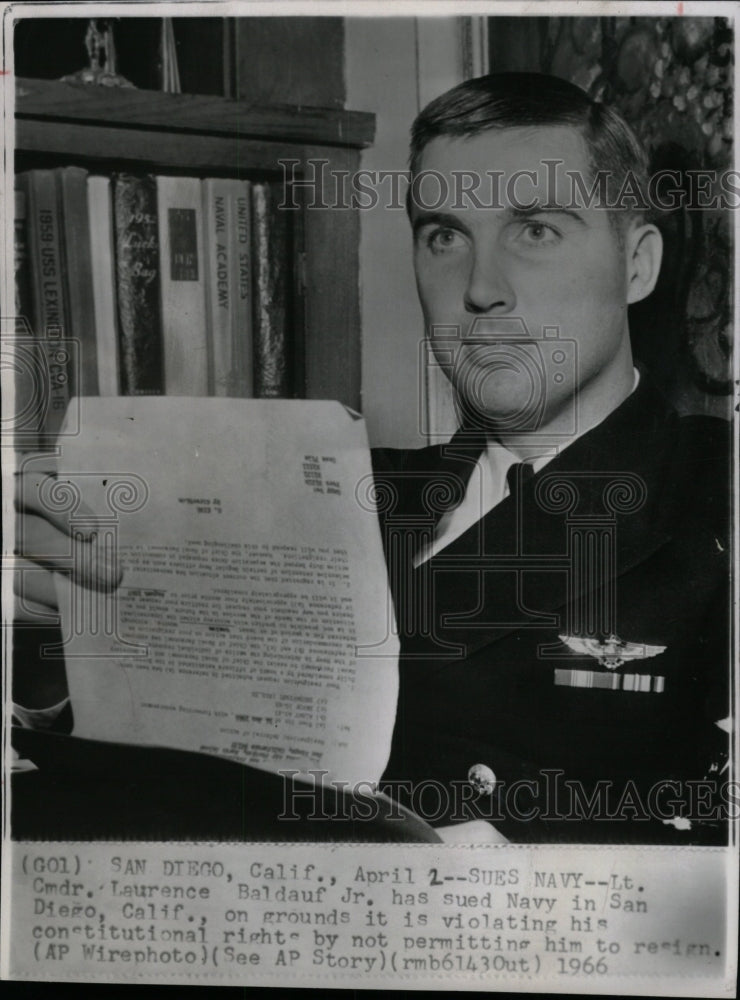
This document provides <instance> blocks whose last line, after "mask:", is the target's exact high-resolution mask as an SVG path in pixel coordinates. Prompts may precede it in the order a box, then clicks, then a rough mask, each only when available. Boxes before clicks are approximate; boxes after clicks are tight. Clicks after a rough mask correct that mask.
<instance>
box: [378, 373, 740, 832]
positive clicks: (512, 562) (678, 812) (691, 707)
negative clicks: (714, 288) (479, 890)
mask: <svg viewBox="0 0 740 1000" xmlns="http://www.w3.org/2000/svg"><path fill="white" fill-rule="evenodd" d="M728 430H729V428H728V425H727V424H726V423H725V422H724V421H721V420H718V419H716V418H709V417H679V416H678V415H677V414H676V412H675V411H674V410H673V409H672V408H671V407H670V406H668V405H667V404H666V403H665V402H664V401H663V399H662V398H661V396H660V395H659V393H658V391H657V389H656V388H655V386H654V385H653V384H651V381H650V379H649V377H648V376H646V375H645V374H643V377H642V379H641V381H640V384H639V386H638V388H637V389H636V390H635V392H634V393H633V394H632V395H631V396H629V397H628V398H627V400H625V401H624V403H622V405H621V406H620V407H619V408H618V409H617V410H615V411H614V412H613V413H612V414H610V416H609V417H608V418H607V419H606V420H605V421H604V422H603V423H601V424H600V425H598V426H597V427H595V428H593V429H592V430H591V431H589V432H587V433H586V434H584V435H583V436H582V437H580V438H578V439H576V441H574V443H573V444H572V445H570V446H569V447H568V448H566V449H565V450H563V451H562V452H561V453H560V454H559V455H558V456H557V457H556V458H555V459H553V460H552V461H551V462H550V463H549V464H547V465H546V466H545V467H544V468H543V469H541V470H540V471H539V472H538V473H537V474H536V475H534V477H533V478H530V479H529V480H528V481H526V482H522V485H521V489H520V490H514V494H513V495H510V496H508V497H507V498H506V499H505V500H503V501H502V502H501V503H500V504H499V505H498V506H496V507H495V508H494V509H493V510H491V511H490V512H489V513H488V514H486V515H485V516H484V517H483V518H482V519H481V520H480V521H479V522H478V523H477V524H475V525H473V526H472V527H471V528H470V529H469V530H467V531H466V532H465V533H464V534H463V535H462V536H460V537H459V538H457V539H456V540H454V541H453V542H452V543H451V544H450V545H449V546H448V547H446V548H445V549H443V550H441V551H440V552H438V553H437V554H436V555H435V556H434V557H433V558H432V559H431V560H429V561H428V562H426V563H424V564H422V565H420V566H419V567H418V568H416V569H415V568H414V566H413V558H414V554H415V552H417V551H418V550H419V547H420V546H422V545H423V544H424V542H425V540H428V539H429V537H430V532H431V531H432V530H433V525H434V522H435V520H436V519H437V518H438V517H439V516H440V514H441V512H443V511H444V510H446V509H448V507H449V506H450V505H454V504H455V503H456V502H459V501H460V499H461V498H462V495H463V493H464V488H465V482H466V479H467V476H468V475H469V471H470V469H471V468H472V465H473V463H474V462H475V461H476V460H477V458H478V456H479V454H480V451H481V449H482V447H483V441H482V439H480V438H477V437H476V435H475V434H473V435H470V434H458V435H456V437H455V438H453V440H452V442H450V444H448V445H442V446H435V447H430V448H425V449H421V450H417V451H402V450H380V451H376V452H375V453H374V462H375V475H376V483H377V485H378V487H379V489H378V496H379V498H380V504H379V505H380V517H381V528H382V533H383V538H384V544H385V547H386V557H387V562H388V569H389V579H390V584H391V589H392V592H393V595H394V602H395V607H396V615H397V621H398V629H399V633H400V637H401V666H400V671H401V682H400V697H399V704H398V711H397V718H396V725H395V732H394V740H393V747H392V752H391V758H390V761H389V764H388V767H387V769H386V774H385V779H386V782H387V787H388V788H389V790H390V791H391V792H392V794H395V795H397V797H398V798H399V799H400V800H401V801H404V802H405V803H406V804H409V805H411V806H412V808H414V809H415V810H416V811H417V812H420V813H421V814H422V815H425V816H426V817H427V818H429V819H431V820H432V821H434V822H440V823H444V822H451V821H456V820H465V819H471V818H475V817H479V816H482V817H484V818H489V819H491V821H492V822H494V825H495V826H497V827H498V828H499V829H500V830H501V831H502V832H503V833H505V834H506V835H507V836H508V837H510V839H513V840H523V841H527V840H534V841H538V840H554V841H563V842H565V841H569V840H580V841H591V842H599V841H610V840H632V841H634V842H643V841H644V842H649V841H655V840H657V841H663V840H665V841H666V842H674V841H676V840H677V841H678V842H687V843H691V842H717V841H721V839H722V836H723V833H722V832H721V831H722V829H723V825H722V821H721V820H722V816H724V815H725V814H726V812H727V810H728V809H730V808H731V807H732V804H733V797H734V800H735V802H736V800H737V796H736V795H734V796H733V792H732V788H728V786H727V785H726V784H722V780H723V779H724V778H726V777H727V775H726V773H724V774H721V772H722V767H723V762H724V760H726V753H725V737H724V734H723V733H722V732H721V731H720V730H719V729H718V728H717V727H716V725H715V724H714V723H715V721H716V720H719V719H721V718H723V717H725V716H726V715H727V713H728V707H727V701H726V682H727V678H728V674H729V652H728V634H729V628H730V621H729V600H728V592H729V499H728V498H729V471H730V445H729V437H728ZM579 639H580V640H584V639H591V640H592V643H591V646H590V649H591V652H590V653H589V652H583V651H581V652H578V651H575V650H574V649H573V645H574V644H575V645H576V646H578V642H577V640H579ZM610 639H611V640H612V642H615V641H618V643H619V647H618V648H619V649H621V650H623V651H624V652H626V653H627V654H628V655H627V656H626V657H625V658H624V662H622V663H621V664H619V665H617V666H615V665H614V660H612V661H608V660H607V659H606V657H605V656H604V655H603V654H604V652H605V651H606V650H607V641H608V640H610ZM566 640H570V641H566ZM573 640H576V642H575V643H574V642H573ZM622 644H625V645H622ZM656 650H657V651H656ZM635 653H636V654H637V655H634V654H635ZM629 654H633V655H629ZM649 654H652V655H649ZM625 675H626V676H625ZM471 769H473V770H472V771H471ZM481 776H482V778H483V780H482V782H481ZM471 778H472V782H471V780H470V779H471ZM492 779H495V785H493V791H491V786H492V784H493V780H492ZM691 782H694V783H695V784H694V785H692V784H691ZM687 783H688V784H687Z"/></svg>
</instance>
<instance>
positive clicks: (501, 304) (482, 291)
mask: <svg viewBox="0 0 740 1000" xmlns="http://www.w3.org/2000/svg"><path fill="white" fill-rule="evenodd" d="M515 307H516V295H515V293H514V289H513V287H512V286H511V284H510V282H509V280H508V279H507V277H506V275H505V274H504V272H503V271H502V269H501V265H500V261H499V260H498V255H497V254H496V253H495V251H493V250H488V251H485V250H479V251H478V252H477V253H476V255H475V259H474V261H473V267H472V269H471V271H470V276H469V278H468V284H467V288H466V289H465V309H466V310H467V312H469V313H475V314H478V313H488V312H497V313H508V312H512V311H513V310H514V308H515Z"/></svg>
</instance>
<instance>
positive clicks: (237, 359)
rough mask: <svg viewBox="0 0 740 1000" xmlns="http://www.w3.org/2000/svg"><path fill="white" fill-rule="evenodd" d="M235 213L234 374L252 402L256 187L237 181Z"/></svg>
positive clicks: (243, 394)
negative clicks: (253, 254) (254, 193)
mask: <svg viewBox="0 0 740 1000" xmlns="http://www.w3.org/2000/svg"><path fill="white" fill-rule="evenodd" d="M234 183H235V188H234V193H233V197H232V204H231V211H232V216H233V218H234V227H233V232H234V240H235V245H236V251H235V253H234V256H233V265H234V279H233V283H234V287H235V288H236V296H235V310H234V323H233V345H234V370H235V372H236V395H237V396H241V397H243V398H247V399H250V398H251V397H252V396H253V395H254V329H253V309H254V302H253V295H252V281H253V268H252V185H251V184H250V182H249V181H241V182H240V181H235V182H234Z"/></svg>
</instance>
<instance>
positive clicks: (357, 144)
mask: <svg viewBox="0 0 740 1000" xmlns="http://www.w3.org/2000/svg"><path fill="white" fill-rule="evenodd" d="M15 114H16V120H17V122H18V126H16V127H17V128H19V132H20V134H21V135H26V134H29V132H30V133H31V134H33V130H32V129H29V128H28V127H27V126H28V125H30V123H32V122H50V123H51V122H55V123H57V124H61V123H66V124H76V125H78V126H84V125H103V124H104V125H105V126H106V127H108V128H112V127H118V128H120V129H122V130H126V131H128V130H134V131H136V130H138V131H147V130H153V131H156V132H159V133H165V132H166V133H173V134H176V133H178V132H179V133H185V134H187V133H197V134H199V135H212V136H221V137H230V138H235V139H267V140H270V141H273V142H275V141H277V142H283V143H290V144H294V143H307V144H310V145H320V146H335V147H340V148H345V149H363V148H365V147H366V146H369V145H371V144H372V142H373V138H374V135H375V116H374V115H372V114H369V113H367V112H364V111H341V110H336V109H333V108H299V107H253V106H250V105H249V104H248V103H247V102H246V101H231V100H226V99H225V98H223V97H210V96H205V97H201V96H197V95H191V94H164V93H162V92H161V91H158V90H128V89H123V90H118V89H110V88H107V87H91V86H84V85H79V86H77V85H73V84H68V83H59V82H57V81H55V80H27V79H23V78H20V79H18V80H16V112H15ZM22 123H27V125H26V126H24V125H23V124H22Z"/></svg>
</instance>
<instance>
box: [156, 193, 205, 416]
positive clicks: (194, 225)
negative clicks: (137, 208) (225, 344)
mask: <svg viewBox="0 0 740 1000" xmlns="http://www.w3.org/2000/svg"><path fill="white" fill-rule="evenodd" d="M156 187H157V215H158V222H159V260H160V294H161V316H162V344H163V353H164V389H165V393H167V395H171V396H206V395H208V342H207V335H206V282H205V268H204V260H203V202H202V196H201V182H200V179H199V178H197V177H159V176H158V177H157V178H156Z"/></svg>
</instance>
